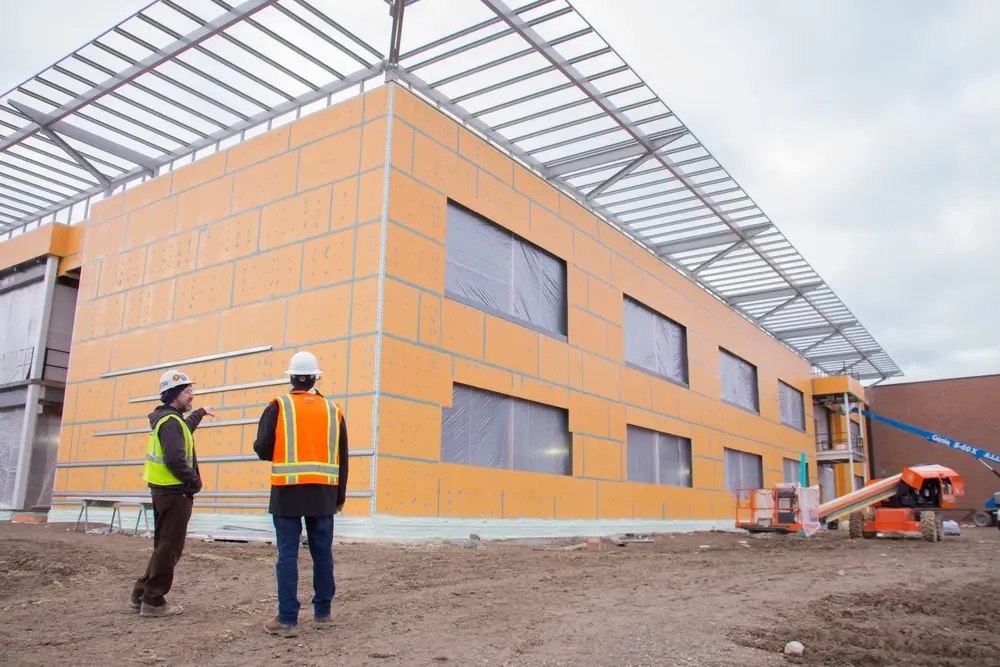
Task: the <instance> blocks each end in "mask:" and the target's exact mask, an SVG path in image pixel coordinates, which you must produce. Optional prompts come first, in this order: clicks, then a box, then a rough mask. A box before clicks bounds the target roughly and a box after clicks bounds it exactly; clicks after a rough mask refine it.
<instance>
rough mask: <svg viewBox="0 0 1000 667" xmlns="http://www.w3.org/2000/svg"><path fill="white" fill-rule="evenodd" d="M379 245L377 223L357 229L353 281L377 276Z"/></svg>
mask: <svg viewBox="0 0 1000 667" xmlns="http://www.w3.org/2000/svg"><path fill="white" fill-rule="evenodd" d="M363 196H364V195H362V197H363ZM381 245H382V237H381V229H380V226H379V225H378V224H377V223H371V224H367V225H362V226H361V227H358V230H357V240H356V241H355V249H354V277H355V279H358V278H367V277H369V276H377V275H378V267H379V248H380V247H381Z"/></svg>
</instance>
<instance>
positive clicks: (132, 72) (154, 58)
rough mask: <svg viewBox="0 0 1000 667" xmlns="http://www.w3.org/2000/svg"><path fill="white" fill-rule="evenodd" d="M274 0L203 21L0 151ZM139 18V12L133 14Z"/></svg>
mask: <svg viewBox="0 0 1000 667" xmlns="http://www.w3.org/2000/svg"><path fill="white" fill-rule="evenodd" d="M277 1H278V0H247V1H246V2H244V3H242V4H240V5H238V6H237V7H234V8H233V10H232V11H229V12H226V13H225V14H223V15H222V16H220V17H219V18H217V19H215V20H214V21H211V22H210V23H207V24H206V25H204V26H202V27H201V28H197V29H196V30H193V31H192V32H191V33H189V34H188V35H185V36H183V37H181V38H180V39H178V40H177V41H175V42H174V43H173V44H170V45H168V46H166V47H165V48H163V49H160V50H159V51H157V52H155V53H153V55H151V56H149V57H148V58H144V59H143V60H141V61H139V63H137V64H136V65H133V66H132V67H129V68H127V69H126V70H125V71H123V72H122V73H121V74H119V75H118V76H116V77H114V78H112V79H111V80H109V81H107V82H105V83H103V84H101V85H100V86H98V87H97V88H94V89H93V90H90V91H88V92H86V93H84V94H83V95H80V96H79V97H77V98H75V99H73V100H70V101H69V102H67V103H66V104H64V105H63V106H61V107H59V108H58V109H56V110H55V111H53V112H51V113H49V114H47V115H46V116H45V117H44V118H42V119H40V120H41V122H36V123H34V124H33V125H32V126H29V127H25V128H22V129H20V130H18V131H17V132H14V133H13V134H10V135H8V136H6V137H4V138H3V139H0V152H3V151H5V150H7V149H8V148H9V147H11V146H13V145H15V144H19V143H21V142H22V141H24V140H25V139H27V138H28V137H30V136H32V135H34V134H36V133H38V132H39V131H40V130H41V129H42V126H43V125H44V126H48V127H52V126H53V123H55V122H57V121H60V120H62V119H64V118H66V117H67V116H69V115H71V114H73V113H75V112H77V111H79V110H80V109H82V108H84V107H85V106H87V105H88V104H90V103H91V102H93V101H94V100H97V99H100V98H101V97H104V96H105V95H107V94H108V93H110V92H112V91H114V90H117V89H119V88H121V87H122V86H124V85H125V84H127V83H129V82H131V81H132V80H133V79H135V78H137V77H139V76H141V75H142V74H144V73H146V72H148V71H149V70H151V69H153V68H155V67H159V66H160V65H162V64H163V63H165V62H167V61H169V60H173V59H175V58H176V57H177V56H179V55H180V54H182V53H184V52H185V51H187V50H188V49H191V48H194V47H195V46H197V45H198V44H201V43H202V42H204V41H205V40H206V39H208V38H209V37H212V36H213V35H215V34H217V33H219V32H222V31H223V30H225V29H227V28H229V27H230V26H232V25H235V24H236V23H239V22H240V21H242V20H243V19H244V18H245V17H247V16H250V15H251V14H255V13H256V12H259V11H260V10H262V9H264V8H265V7H269V6H270V5H273V4H275V3H276V2H277ZM137 16H138V17H139V18H142V16H143V15H142V14H138V15H137Z"/></svg>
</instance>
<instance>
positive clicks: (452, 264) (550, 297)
mask: <svg viewBox="0 0 1000 667" xmlns="http://www.w3.org/2000/svg"><path fill="white" fill-rule="evenodd" d="M446 244H447V250H446V265H445V276H444V282H445V292H446V294H447V295H448V296H449V297H450V298H454V299H456V300H458V301H462V302H464V303H468V304H469V305H472V306H475V307H477V308H480V309H481V310H485V311H486V312H491V313H493V314H495V315H500V316H502V317H506V318H512V319H515V320H519V321H521V322H525V323H527V324H528V325H530V326H531V327H532V328H534V329H536V330H538V331H543V332H549V333H555V334H559V335H561V336H565V335H566V326H567V325H566V320H567V315H566V263H565V262H563V261H562V260H560V259H557V258H556V257H553V256H552V255H550V254H548V253H547V252H545V251H543V250H540V249H539V248H537V247H535V246H533V245H531V244H530V243H528V242H527V241H524V240H523V239H521V238H519V237H517V236H515V235H514V234H512V233H511V232H509V231H507V230H505V229H503V228H501V227H499V226H497V225H494V224H493V223H491V222H489V221H487V220H485V219H483V218H481V217H479V216H477V215H476V214H474V213H472V212H470V211H467V210H466V209H464V208H462V207H460V206H457V205H455V204H452V203H451V202H449V203H448V232H447V237H446Z"/></svg>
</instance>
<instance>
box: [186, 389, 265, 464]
mask: <svg viewBox="0 0 1000 667" xmlns="http://www.w3.org/2000/svg"><path fill="white" fill-rule="evenodd" d="M213 398H216V396H215V395H210V396H203V397H201V399H200V401H199V403H200V404H201V403H204V404H205V405H212V402H213V401H212V399H213ZM216 416H217V417H218V419H220V420H224V419H242V418H243V409H242V408H239V409H230V410H219V411H218V412H216ZM249 416H250V417H257V416H259V415H249ZM212 421H213V420H212V419H211V418H205V419H203V420H202V422H201V425H200V426H199V427H198V430H197V431H195V442H196V446H197V448H198V456H225V455H235V454H239V453H240V452H241V450H242V448H243V429H242V428H240V427H238V426H219V427H215V428H212Z"/></svg>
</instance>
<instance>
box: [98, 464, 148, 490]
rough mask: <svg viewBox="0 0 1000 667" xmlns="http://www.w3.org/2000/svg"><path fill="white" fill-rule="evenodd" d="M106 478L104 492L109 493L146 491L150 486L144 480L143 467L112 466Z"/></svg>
mask: <svg viewBox="0 0 1000 667" xmlns="http://www.w3.org/2000/svg"><path fill="white" fill-rule="evenodd" d="M107 470H108V473H107V476H106V477H105V478H104V490H105V491H106V492H107V493H114V492H119V493H121V492H123V491H134V492H137V493H138V492H141V491H146V490H147V489H148V486H147V485H146V482H145V480H143V479H142V470H143V467H142V466H110V467H109V468H108V469H107Z"/></svg>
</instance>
